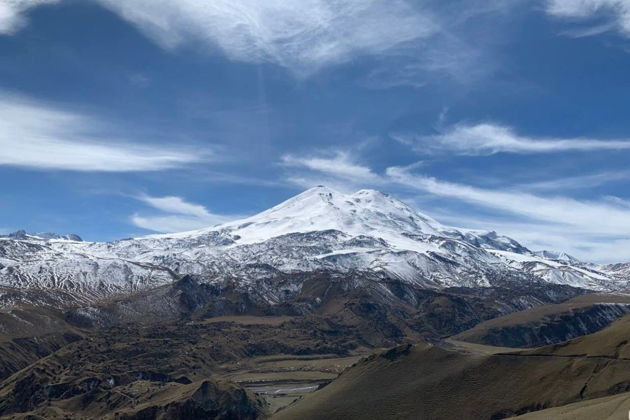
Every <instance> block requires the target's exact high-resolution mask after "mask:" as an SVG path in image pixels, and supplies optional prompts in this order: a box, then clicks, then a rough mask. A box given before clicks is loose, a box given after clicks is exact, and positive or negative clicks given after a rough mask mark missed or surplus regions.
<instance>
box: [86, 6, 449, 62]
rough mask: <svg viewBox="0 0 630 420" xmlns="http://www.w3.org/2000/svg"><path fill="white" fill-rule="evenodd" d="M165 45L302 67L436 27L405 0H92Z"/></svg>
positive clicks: (375, 49)
mask: <svg viewBox="0 0 630 420" xmlns="http://www.w3.org/2000/svg"><path fill="white" fill-rule="evenodd" d="M96 1H97V2H98V3H100V4H102V5H103V6H105V7H107V8H109V9H111V10H113V11H114V12H116V13H118V14H120V16H122V17H123V18H124V19H126V20H128V21H129V22H131V23H133V24H135V25H137V26H138V28H139V29H140V30H141V31H142V32H143V33H145V34H146V35H147V36H148V37H150V38H151V39H153V40H155V41H156V42H157V43H158V44H160V45H161V46H163V47H165V48H169V49H171V48H175V47H177V46H179V45H182V44H184V43H189V42H193V43H202V44H206V45H209V46H212V47H216V48H219V49H220V50H222V51H223V52H224V53H225V54H226V55H227V56H228V57H230V58H232V59H235V60H238V61H244V62H253V63H258V62H271V63H275V64H278V65H281V66H283V67H287V68H289V69H291V70H292V71H294V72H296V73H300V74H305V73H311V72H312V71H314V70H317V69H318V68H320V67H322V66H326V65H329V64H335V63H340V62H345V61H348V60H349V59H351V58H352V57H354V56H356V55H362V54H379V53H383V52H385V51H388V50H390V49H392V48H395V47H397V46H399V45H401V44H403V43H405V42H409V41H413V40H416V39H420V38H424V37H427V36H429V35H431V34H432V33H433V32H435V30H436V27H435V25H434V24H433V23H432V22H431V20H430V19H429V18H428V17H427V16H426V15H425V14H424V13H422V12H420V11H419V10H418V9H417V7H415V6H414V5H412V4H411V3H408V2H407V1H405V0H266V1H259V0H214V1H211V2H209V1H200V0H177V1H175V0H126V1H119V0H96Z"/></svg>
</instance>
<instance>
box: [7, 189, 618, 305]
mask: <svg viewBox="0 0 630 420" xmlns="http://www.w3.org/2000/svg"><path fill="white" fill-rule="evenodd" d="M314 271H326V272H330V273H336V274H338V275H350V274H352V277H353V278H355V279H357V278H360V277H362V276H363V277H367V278H370V279H383V280H384V279H395V280H397V281H401V282H403V283H405V284H409V285H413V286H414V287H420V288H426V289H445V288H450V287H468V288H483V287H494V286H496V285H497V284H498V283H500V284H501V285H502V286H505V285H509V284H512V285H517V284H519V285H522V284H525V283H533V282H540V281H542V282H545V283H550V284H561V285H567V286H571V287H579V288H584V289H591V290H624V289H626V288H627V287H628V277H627V275H628V272H627V270H623V269H621V268H619V267H618V266H597V265H594V264H586V263H581V262H579V261H577V260H575V259H573V258H570V257H568V256H565V255H561V254H555V253H549V252H541V253H534V252H531V251H530V250H528V249H527V248H525V247H524V246H522V245H520V244H519V243H518V242H517V241H515V240H513V239H511V238H507V237H504V236H500V235H498V234H496V233H495V232H480V231H473V230H467V229H456V228H452V227H447V226H443V225H441V224H440V223H438V222H437V221H435V220H434V219H432V218H430V217H428V216H426V215H423V214H421V213H419V212H417V211H415V210H414V209H412V208H411V207H409V206H408V205H406V204H405V203H403V202H401V201H398V200H396V199H394V198H392V197H390V196H388V195H386V194H383V193H380V192H377V191H372V190H362V191H359V192H357V193H354V194H351V195H345V194H341V193H339V192H336V191H334V190H331V189H328V188H325V187H316V188H313V189H310V190H307V191H306V192H304V193H302V194H300V195H298V196H296V197H293V198H291V199H289V200H287V201H286V202H284V203H281V204H279V205H278V206H276V207H273V208H271V209H269V210H267V211H265V212H262V213H260V214H258V215H255V216H253V217H250V218H247V219H243V220H239V221H236V222H231V223H227V224H224V225H219V226H215V227H212V228H207V229H202V230H198V231H193V232H184V233H178V234H169V235H152V236H147V237H142V238H134V239H126V240H120V241H115V242H110V243H96V242H84V241H81V240H80V238H78V237H76V236H60V235H53V234H43V235H40V236H38V235H29V234H26V233H25V232H20V233H19V234H15V235H9V236H7V237H1V238H0V287H4V293H2V295H1V296H0V302H3V304H4V306H7V305H9V306H10V305H15V304H16V303H20V299H24V300H26V301H28V298H25V297H24V294H21V295H20V294H17V295H16V294H15V293H14V294H13V295H12V296H13V298H7V296H10V295H11V293H10V291H11V290H22V291H23V290H48V291H55V292H57V293H63V294H60V295H58V299H57V300H58V304H60V305H61V304H64V303H68V304H74V303H76V302H82V303H86V302H94V301H96V300H99V299H103V298H104V297H107V296H112V295H116V294H120V293H129V292H136V291H142V290H149V289H152V288H155V287H158V286H160V285H164V284H169V283H171V282H172V281H174V280H176V279H178V278H181V277H182V276H184V275H187V274H194V275H197V276H198V277H200V278H202V279H203V281H204V282H206V283H208V284H215V285H225V284H232V285H234V287H235V288H237V289H239V290H240V291H243V292H245V293H250V294H253V295H256V296H257V299H261V300H263V301H265V302H267V303H270V304H281V303H282V302H284V301H286V300H287V299H291V298H293V297H295V296H296V295H297V294H299V292H300V290H301V288H302V287H303V281H302V280H301V276H300V274H301V273H302V274H303V273H310V272H314ZM278 278H283V279H284V280H283V281H282V282H281V284H279V283H278V282H277V279H278ZM361 286H362V283H361V282H358V283H356V284H354V287H361ZM73 300H74V301H76V302H72V301H73Z"/></svg>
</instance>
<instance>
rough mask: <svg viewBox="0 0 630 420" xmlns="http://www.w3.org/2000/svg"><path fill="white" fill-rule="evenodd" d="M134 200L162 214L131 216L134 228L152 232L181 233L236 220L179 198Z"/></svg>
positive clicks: (148, 197)
mask: <svg viewBox="0 0 630 420" xmlns="http://www.w3.org/2000/svg"><path fill="white" fill-rule="evenodd" d="M136 199H138V200H139V201H142V202H143V203H145V204H147V205H148V206H150V207H152V208H154V209H156V210H159V211H160V212H162V213H161V214H158V215H151V216H142V215H140V214H137V213H136V214H134V215H133V216H131V222H132V223H133V224H134V225H135V226H138V227H140V228H142V229H147V230H152V231H154V232H161V233H173V232H183V231H188V230H195V229H201V228H204V227H209V226H214V225H217V224H221V223H225V222H229V221H231V220H234V219H236V218H238V217H237V216H226V215H219V214H214V213H211V212H210V211H209V210H208V209H206V208H205V207H204V206H202V205H200V204H194V203H189V202H187V201H185V200H184V199H182V198H181V197H175V196H167V197H151V196H148V195H141V196H138V197H136Z"/></svg>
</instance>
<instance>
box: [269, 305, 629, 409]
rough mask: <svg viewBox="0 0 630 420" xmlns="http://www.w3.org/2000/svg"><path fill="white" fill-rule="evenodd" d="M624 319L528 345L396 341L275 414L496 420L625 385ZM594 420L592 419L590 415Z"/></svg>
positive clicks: (596, 395) (626, 332) (626, 335)
mask: <svg viewBox="0 0 630 420" xmlns="http://www.w3.org/2000/svg"><path fill="white" fill-rule="evenodd" d="M629 327H630V318H627V317H626V318H623V319H622V320H620V321H617V322H616V323H614V324H612V325H611V326H610V327H608V328H606V329H604V330H602V331H600V332H598V333H595V334H592V335H588V336H584V337H581V338H577V339H575V340H571V341H568V342H565V343H561V344H556V345H553V346H548V347H543V348H540V349H536V350H532V351H519V352H513V353H498V354H491V355H485V354H464V353H461V352H455V351H448V350H444V349H441V348H438V347H435V346H431V345H424V344H421V345H416V346H411V345H408V346H403V347H398V348H396V349H393V350H390V351H388V352H386V353H382V354H380V355H376V356H373V357H370V358H368V359H365V360H363V361H361V362H360V363H358V364H357V365H355V366H353V367H352V368H350V369H348V370H347V371H345V372H344V373H343V374H342V375H340V376H339V378H338V379H337V380H335V381H333V382H332V383H331V384H330V385H328V386H326V387H324V388H323V389H321V390H319V391H317V392H315V393H313V394H311V395H309V396H307V397H306V398H304V399H303V400H302V401H300V402H298V403H296V404H295V405H293V406H291V407H289V408H287V409H285V410H283V411H280V412H279V413H278V414H277V415H276V417H275V418H278V419H292V418H293V419H294V418H300V419H319V418H327V419H355V418H356V419H358V418H361V419H388V418H392V419H393V418H430V419H452V418H458V419H493V420H496V419H501V418H506V417H510V416H514V415H519V414H524V413H527V412H531V411H537V410H542V409H545V408H549V407H558V406H563V405H566V404H570V403H574V402H577V401H582V400H589V399H593V398H599V397H604V396H609V395H613V394H617V393H621V392H626V391H628V390H630V357H628V356H629V354H630V353H628V352H629V351H630V347H629V346H628V339H629V338H630V332H629V331H630V328H629ZM594 418H598V417H594Z"/></svg>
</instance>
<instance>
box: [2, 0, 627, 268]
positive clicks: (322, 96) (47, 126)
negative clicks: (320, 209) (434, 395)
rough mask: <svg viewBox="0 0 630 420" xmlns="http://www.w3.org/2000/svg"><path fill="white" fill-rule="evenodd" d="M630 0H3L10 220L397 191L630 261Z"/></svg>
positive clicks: (543, 244)
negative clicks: (321, 188)
mask: <svg viewBox="0 0 630 420" xmlns="http://www.w3.org/2000/svg"><path fill="white" fill-rule="evenodd" d="M629 110H630V1H628V0H540V1H533V0H528V1H525V0H483V1H481V0H449V1H437V0H426V1H420V0H413V1H412V0H269V1H265V2H262V1H259V0H230V1H227V0H214V1H212V2H208V1H202V0H177V1H176V0H150V1H149V0H124V1H123V0H0V182H1V186H2V195H1V196H0V230H1V231H5V232H6V231H12V230H17V229H27V230H29V231H35V232H37V231H56V232H63V233H65V232H76V233H78V234H80V235H82V236H83V237H85V238H86V239H89V240H113V239H118V238H122V237H128V236H137V235H143V234H148V233H151V232H169V231H180V230H188V229H194V228H200V227H203V226H208V225H213V224H216V223H220V222H223V221H227V220H232V219H234V218H238V217H242V216H246V215H250V214H254V213H256V212H258V211H261V210H264V209H266V208H268V207H270V206H272V205H274V204H277V203H278V202H279V201H282V200H284V199H286V198H288V197H290V196H292V195H294V194H296V193H298V192H300V191H301V190H303V189H305V188H308V187H311V186H314V185H318V184H326V185H328V186H330V187H333V188H337V189H339V190H341V191H345V192H350V191H353V190H357V189H361V188H375V189H379V190H382V191H385V192H389V193H391V194H393V195H395V196H397V197H399V198H401V199H403V200H405V201H407V202H409V203H411V204H413V205H414V206H415V207H416V208H418V209H419V210H420V211H422V212H424V213H427V214H429V215H431V216H433V217H435V218H437V219H438V220H440V221H442V222H443V223H446V224H452V225H455V226H463V227H469V228H478V229H487V230H496V231H498V232H500V233H504V234H508V235H510V236H512V237H514V238H515V239H517V240H519V241H521V242H523V243H524V244H526V245H528V246H530V247H531V248H533V249H543V248H547V249H556V250H562V251H567V252H569V253H572V254H574V255H576V256H577V257H580V258H582V259H584V260H588V261H597V262H613V261H628V260H630V196H629V195H630V194H629V189H628V180H629V179H630V167H628V157H629V156H630V119H629V118H628V112H629Z"/></svg>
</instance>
